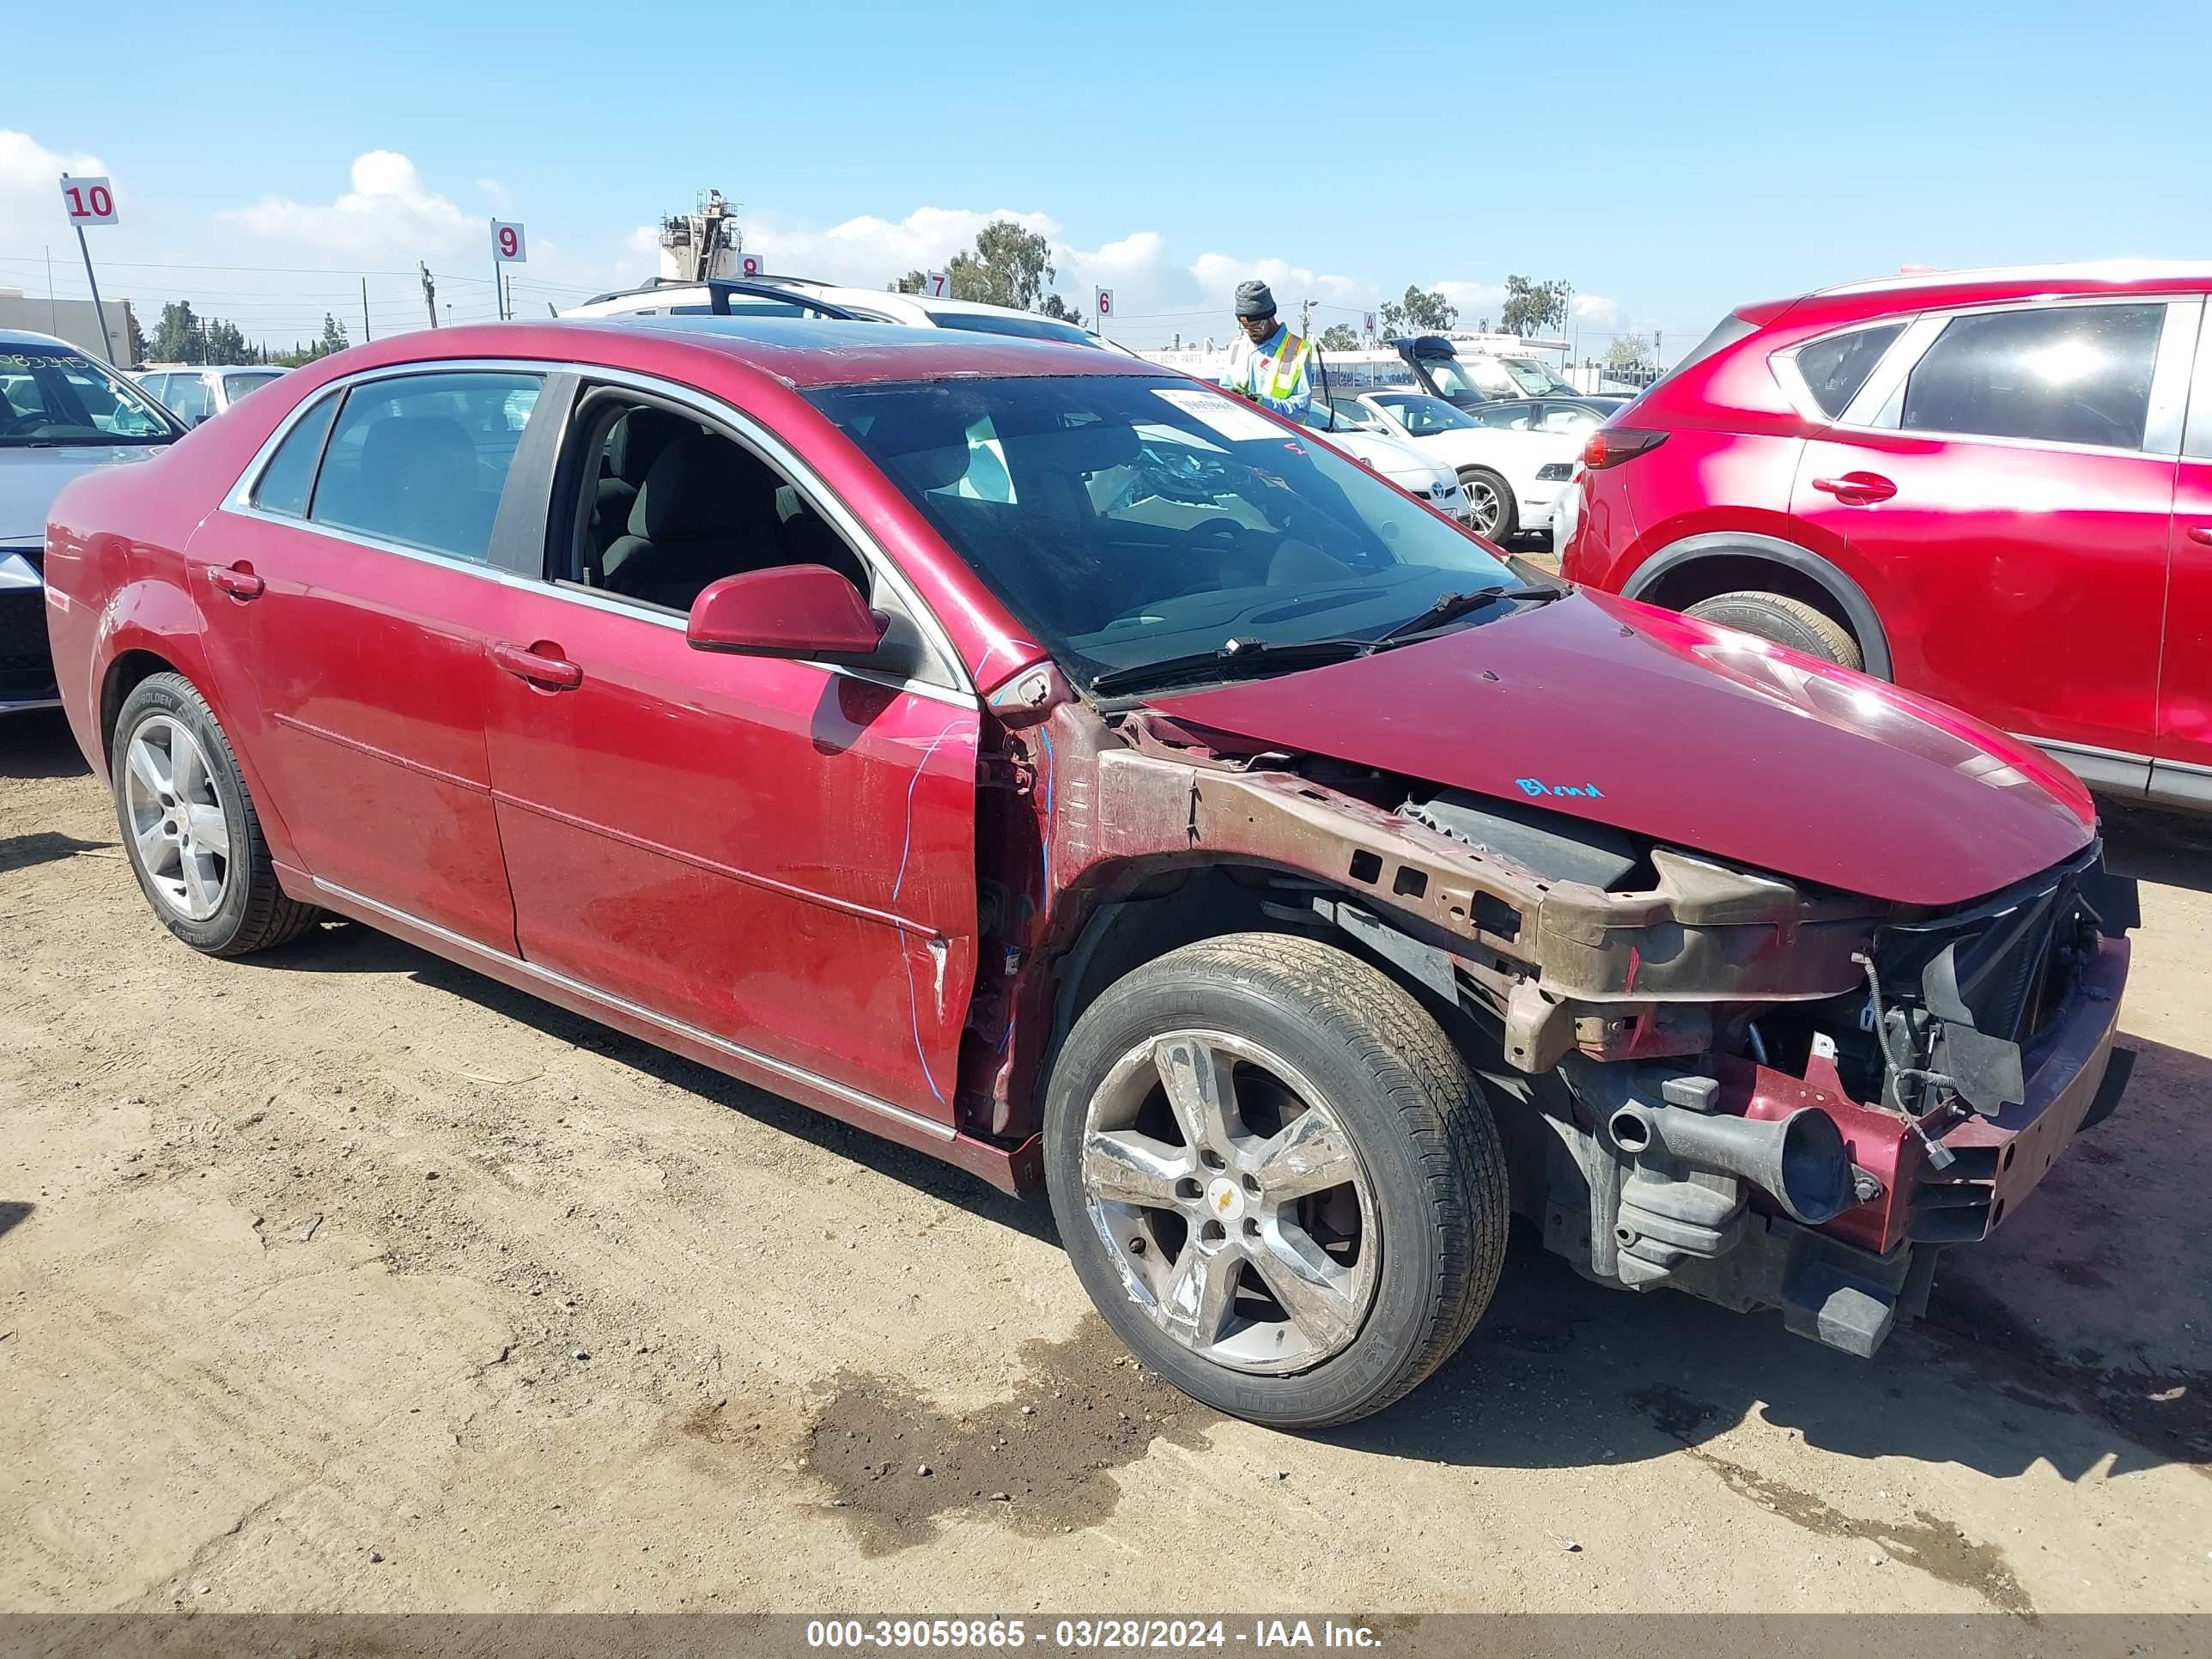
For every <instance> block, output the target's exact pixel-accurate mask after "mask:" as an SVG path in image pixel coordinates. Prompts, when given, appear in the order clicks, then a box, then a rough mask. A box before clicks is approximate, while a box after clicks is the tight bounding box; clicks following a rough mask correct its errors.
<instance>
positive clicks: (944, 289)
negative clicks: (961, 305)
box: [921, 270, 952, 300]
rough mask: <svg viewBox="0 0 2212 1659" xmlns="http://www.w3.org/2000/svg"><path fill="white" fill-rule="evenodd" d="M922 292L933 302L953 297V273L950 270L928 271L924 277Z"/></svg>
mask: <svg viewBox="0 0 2212 1659" xmlns="http://www.w3.org/2000/svg"><path fill="white" fill-rule="evenodd" d="M921 291H922V292H923V293H924V294H926V295H928V296H929V297H930V298H931V299H933V300H949V299H951V297H952V273H951V271H949V270H932V271H926V272H924V273H923V275H922V289H921Z"/></svg>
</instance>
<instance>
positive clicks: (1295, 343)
mask: <svg viewBox="0 0 2212 1659" xmlns="http://www.w3.org/2000/svg"><path fill="white" fill-rule="evenodd" d="M1312 349H1313V348H1312V347H1311V346H1310V345H1309V344H1307V343H1306V342H1305V341H1304V340H1301V339H1300V338H1298V337H1297V335H1295V334H1293V333H1291V331H1289V330H1288V329H1285V330H1284V331H1283V349H1282V350H1281V351H1280V352H1279V353H1277V354H1276V356H1275V367H1274V370H1273V373H1271V374H1269V375H1268V376H1267V396H1268V397H1270V398H1288V397H1290V396H1291V394H1292V393H1293V392H1297V389H1298V376H1299V375H1301V374H1304V372H1305V366H1306V354H1307V353H1308V352H1310V351H1311V350H1312Z"/></svg>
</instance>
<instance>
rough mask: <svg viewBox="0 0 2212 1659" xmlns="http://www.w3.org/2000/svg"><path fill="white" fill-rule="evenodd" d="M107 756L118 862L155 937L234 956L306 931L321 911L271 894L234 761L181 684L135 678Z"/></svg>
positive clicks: (171, 676) (170, 676)
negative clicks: (162, 930)
mask: <svg viewBox="0 0 2212 1659" xmlns="http://www.w3.org/2000/svg"><path fill="white" fill-rule="evenodd" d="M108 748H109V752H110V753H111V754H112V757H113V759H112V763H111V765H110V771H109V785H110V787H111V789H112V792H113V793H114V796H115V817H116V822H117V824H118V826H119V827H120V829H122V831H123V851H124V856H125V857H126V858H128V859H129V860H131V873H132V874H134V875H135V876H137V878H138V886H139V890H141V891H142V892H143V893H144V894H145V895H146V902H147V903H149V904H150V905H151V906H153V908H154V914H155V915H156V916H157V917H159V918H160V919H161V925H162V926H163V927H167V929H168V930H169V931H170V932H171V933H174V934H175V935H176V936H177V937H178V938H179V939H182V940H184V942H185V944H187V945H191V947H192V948H193V949H194V950H195V951H205V952H206V953H207V954H208V955H210V956H215V957H240V956H244V955H246V953H247V952H248V951H265V950H267V949H269V948H270V946H272V945H282V944H284V943H285V942H286V941H288V940H289V939H296V938H298V937H299V936H300V935H301V933H305V932H306V931H307V929H308V928H309V927H313V925H314V922H315V919H316V917H317V916H318V915H319V914H320V913H319V911H317V910H316V909H315V908H314V907H313V905H308V904H301V902H299V901H297V900H296V899H293V898H290V897H288V896H286V894H285V892H284V890H283V888H281V887H279V886H278V885H277V884H276V868H275V866H273V865H272V864H271V863H270V857H269V843H268V842H267V840H266V839H264V836H262V833H261V819H260V816H259V815H258V813H257V812H256V811H254V809H253V799H252V796H250V795H249V794H247V793H246V781H245V779H244V778H243V777H242V776H241V775H240V773H239V769H238V757H236V756H235V755H234V754H233V753H232V752H231V747H230V739H229V738H227V737H225V736H224V735H223V730H222V725H221V723H220V722H218V721H217V720H216V717H215V711H214V710H213V709H211V708H209V707H208V705H207V700H206V699H205V698H204V697H203V696H200V694H199V692H198V691H197V690H196V689H195V688H194V687H193V685H192V683H191V681H190V680H188V679H186V678H185V677H184V676H183V675H182V674H177V673H164V674H154V675H150V676H149V677H148V678H145V679H143V680H141V681H140V682H139V683H138V684H137V686H135V687H134V688H132V690H131V695H130V696H128V697H126V698H125V699H124V702H123V708H122V710H121V712H120V713H118V714H117V715H116V719H115V732H114V735H113V738H112V740H111V741H110V743H109V745H108Z"/></svg>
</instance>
